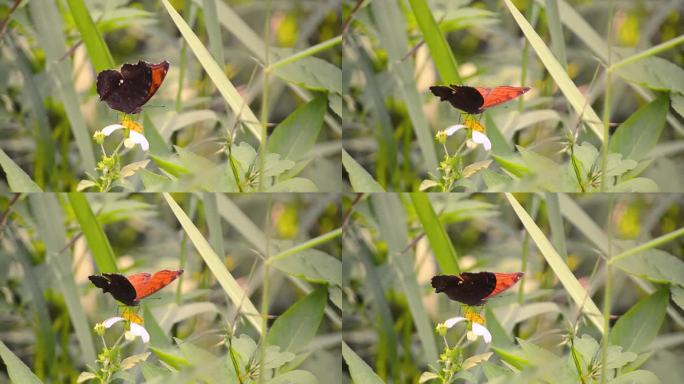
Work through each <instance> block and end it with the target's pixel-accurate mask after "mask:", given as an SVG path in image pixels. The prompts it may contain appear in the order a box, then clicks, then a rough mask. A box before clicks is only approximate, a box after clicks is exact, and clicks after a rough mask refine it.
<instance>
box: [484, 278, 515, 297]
mask: <svg viewBox="0 0 684 384" xmlns="http://www.w3.org/2000/svg"><path fill="white" fill-rule="evenodd" d="M492 273H494V276H496V285H495V286H494V290H493V291H492V292H491V293H490V294H489V295H488V296H487V297H492V296H494V295H497V294H499V293H501V292H503V291H505V290H507V289H508V288H510V287H512V286H513V285H515V283H517V282H518V280H520V279H521V278H522V277H523V275H524V273H522V272H515V273H497V272H492Z"/></svg>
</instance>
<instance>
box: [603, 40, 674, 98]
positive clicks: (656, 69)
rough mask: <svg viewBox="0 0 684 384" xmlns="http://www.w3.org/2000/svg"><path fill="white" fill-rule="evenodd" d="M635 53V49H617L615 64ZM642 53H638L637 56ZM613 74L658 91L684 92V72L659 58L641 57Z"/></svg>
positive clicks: (620, 67) (615, 51)
mask: <svg viewBox="0 0 684 384" xmlns="http://www.w3.org/2000/svg"><path fill="white" fill-rule="evenodd" d="M633 53H635V51H634V50H633V49H619V48H617V49H615V50H614V51H613V56H614V58H613V59H614V61H613V63H614V64H618V63H617V61H618V60H622V59H623V58H628V56H630V55H631V54H633ZM638 54H640V53H637V55H638ZM613 73H615V74H617V75H618V76H620V77H622V78H623V79H625V80H627V81H629V82H631V83H634V84H639V85H641V86H644V87H648V88H651V89H654V90H657V91H671V92H673V93H677V92H679V93H682V92H684V70H683V69H682V68H681V67H679V66H678V65H676V64H674V63H672V62H670V61H668V60H665V59H663V58H660V57H657V56H650V57H641V58H639V59H638V60H637V61H634V62H632V63H630V64H625V65H620V66H619V67H618V68H617V69H615V70H614V71H613Z"/></svg>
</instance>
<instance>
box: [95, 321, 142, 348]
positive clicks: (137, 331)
mask: <svg viewBox="0 0 684 384" xmlns="http://www.w3.org/2000/svg"><path fill="white" fill-rule="evenodd" d="M125 320H126V319H124V318H123V317H119V316H116V317H110V318H109V319H107V320H105V321H103V322H102V325H104V327H105V328H111V326H112V325H114V324H116V323H118V322H119V321H125ZM129 324H130V326H131V328H130V329H129V330H128V331H126V333H125V334H124V336H125V337H126V340H128V341H132V340H134V339H135V338H136V337H140V338H142V341H143V343H147V342H149V341H150V334H149V333H147V330H146V329H145V327H143V326H142V325H140V324H137V323H134V322H132V321H131V322H129Z"/></svg>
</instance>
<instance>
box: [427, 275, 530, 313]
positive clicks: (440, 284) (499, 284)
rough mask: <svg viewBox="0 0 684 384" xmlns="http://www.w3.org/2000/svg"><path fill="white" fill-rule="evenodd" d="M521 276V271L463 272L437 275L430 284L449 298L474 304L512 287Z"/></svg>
mask: <svg viewBox="0 0 684 384" xmlns="http://www.w3.org/2000/svg"><path fill="white" fill-rule="evenodd" d="M522 276H523V273H522V272H516V273H496V272H477V273H471V272H463V273H461V274H460V275H437V276H435V277H433V278H432V281H431V284H432V287H433V288H434V289H435V292H437V293H440V292H443V293H445V294H446V295H447V296H448V297H449V299H451V300H454V301H458V302H461V303H463V304H466V305H471V306H474V305H482V304H484V303H485V301H486V299H487V298H490V297H492V296H494V295H497V294H499V293H501V292H503V291H505V290H507V289H508V288H510V287H512V286H513V285H514V284H515V283H517V282H518V280H520V279H521V278H522Z"/></svg>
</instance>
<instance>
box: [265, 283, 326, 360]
mask: <svg viewBox="0 0 684 384" xmlns="http://www.w3.org/2000/svg"><path fill="white" fill-rule="evenodd" d="M327 297H328V290H327V288H325V287H321V288H318V289H316V290H314V291H313V292H311V293H310V294H309V295H307V296H306V297H304V298H303V299H301V300H299V301H297V302H296V303H295V304H294V305H292V306H291V307H290V308H288V310H287V311H285V313H283V314H282V315H280V316H278V319H276V321H275V322H274V323H273V326H271V329H270V330H269V332H268V343H269V344H270V345H278V346H280V349H281V350H282V351H289V352H294V353H296V352H299V351H301V350H303V349H304V348H305V347H306V346H307V345H308V344H309V342H311V340H313V338H314V336H316V332H317V331H318V326H319V325H320V324H321V320H322V319H323V311H324V310H325V303H326V301H327Z"/></svg>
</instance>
